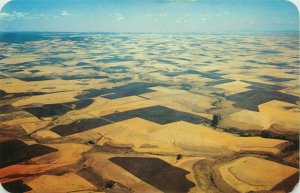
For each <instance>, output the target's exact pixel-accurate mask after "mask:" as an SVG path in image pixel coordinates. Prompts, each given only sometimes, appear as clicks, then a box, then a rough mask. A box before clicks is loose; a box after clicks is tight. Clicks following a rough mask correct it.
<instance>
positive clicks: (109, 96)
mask: <svg viewBox="0 0 300 193" xmlns="http://www.w3.org/2000/svg"><path fill="white" fill-rule="evenodd" d="M13 35H15V36H21V37H20V38H22V34H13ZM36 35H37V34H27V36H28V37H34V36H36ZM40 36H41V37H43V38H42V39H41V40H40V41H30V40H28V41H26V42H14V43H11V42H1V48H2V50H1V58H2V59H1V60H0V63H1V79H0V85H1V101H0V113H1V115H0V119H1V130H0V151H1V159H0V163H1V169H0V177H1V180H0V181H1V183H2V185H3V186H4V188H5V189H7V190H8V191H10V192H13V193H14V192H26V193H27V192H28V193H65V192H82V193H83V192H86V193H87V192H90V193H92V192H93V193H96V192H114V193H121V192H136V193H142V192H147V193H150V192H151V193H152V192H153V193H156V192H168V193H173V192H174V193H183V192H194V193H196V192H197V193H198V192H204V193H207V192H208V193H209V192H226V193H230V192H243V193H244V192H245V193H246V192H251V191H252V192H289V191H291V190H292V189H293V187H294V186H295V184H296V183H297V182H298V175H299V165H298V161H299V153H298V136H299V120H300V110H299V106H298V104H299V103H298V102H299V93H297V92H296V91H295V89H293V88H295V87H297V84H298V81H299V75H298V73H297V68H298V67H297V61H296V57H297V55H298V51H297V50H295V49H293V48H287V47H286V46H285V45H295V44H297V41H296V40H297V39H295V37H294V36H283V37H281V36H279V35H277V36H274V37H267V36H260V37H257V38H256V39H254V38H253V37H252V36H247V35H241V36H238V37H234V40H235V41H238V40H239V41H252V42H260V44H262V45H260V46H255V45H254V44H246V45H245V44H243V46H248V49H252V50H255V51H253V52H256V55H259V56H261V58H259V60H258V59H257V57H250V56H244V55H243V52H241V51H239V50H240V49H241V48H239V44H238V45H236V44H234V42H233V40H232V38H233V37H232V36H230V35H227V36H223V37H222V38H221V39H220V37H219V36H217V35H216V36H201V35H189V36H179V35H157V36H154V35H153V37H152V36H149V35H143V34H135V35H130V34H128V35H121V34H120V35H119V34H114V35H107V34H90V35H89V34H84V35H83V34H52V33H49V34H41V35H40ZM162 39H163V41H164V42H166V43H165V44H162V45H160V46H161V47H162V49H164V55H163V56H159V57H158V56H157V55H156V54H151V53H152V52H154V51H155V49H157V48H153V45H154V44H155V42H160V41H162ZM212 39H214V41H217V40H218V39H219V41H224V43H223V44H221V45H220V44H216V43H215V42H214V41H212ZM282 39H284V41H283V40H282ZM103 40H109V41H106V42H104V43H102V44H101V45H100V44H98V43H97V42H103ZM125 42H134V43H135V44H129V43H126V44H125ZM192 42H199V43H202V44H205V45H206V46H197V45H193V44H192ZM24 44H26V49H27V50H24V49H23V46H24ZM44 44H47V45H48V47H49V49H48V48H45V47H43V48H42V47H41V45H44ZM173 44H176V45H179V44H182V45H183V47H174V46H170V45H173ZM82 45H86V46H88V47H89V48H88V49H83V48H82ZM115 45H118V46H117V47H116V46H115ZM264 45H266V46H264ZM270 45H272V46H271V48H270V49H271V50H280V53H277V54H269V55H268V56H265V55H262V54H261V53H260V52H261V50H262V49H263V50H265V49H266V48H265V47H270ZM220 46H221V47H224V48H225V47H226V48H230V49H227V50H224V51H223V53H222V54H220V53H219V51H218V50H216V47H220ZM50 48H51V49H50ZM204 48H205V50H204ZM4 50H6V51H4ZM65 50H72V51H71V52H65ZM140 50H143V52H140ZM100 53H101V54H100ZM197 53H198V54H200V53H201V54H202V55H203V56H201V57H200V56H198V55H197ZM215 55H218V57H217V58H215V57H214V56H215ZM16 56H18V57H16ZM207 61H210V62H209V63H207ZM282 63H284V65H280V66H279V65H277V64H282ZM245 69H246V70H245ZM266 69H267V70H266ZM245 71H247V73H245ZM270 72H272V73H270ZM271 74H272V75H271Z"/></svg>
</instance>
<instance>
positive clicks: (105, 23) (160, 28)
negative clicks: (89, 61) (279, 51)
mask: <svg viewBox="0 0 300 193" xmlns="http://www.w3.org/2000/svg"><path fill="white" fill-rule="evenodd" d="M0 1H2V0H0ZM0 31H47V32H50V31H55V32H144V33H223V32H278V31H284V32H286V31H299V13H298V11H297V8H296V7H295V5H293V4H292V3H290V2H288V1H286V0H12V1H11V2H9V3H8V4H6V5H5V6H4V8H3V9H2V12H1V13H0Z"/></svg>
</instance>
